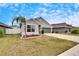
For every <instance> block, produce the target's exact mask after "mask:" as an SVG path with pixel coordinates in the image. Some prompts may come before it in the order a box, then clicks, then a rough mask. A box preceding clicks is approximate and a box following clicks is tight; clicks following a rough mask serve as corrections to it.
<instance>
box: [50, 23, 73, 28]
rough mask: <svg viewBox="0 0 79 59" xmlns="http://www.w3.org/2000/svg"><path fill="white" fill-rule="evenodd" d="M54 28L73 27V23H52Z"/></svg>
mask: <svg viewBox="0 0 79 59" xmlns="http://www.w3.org/2000/svg"><path fill="white" fill-rule="evenodd" d="M51 25H52V27H53V28H61V27H66V28H72V25H69V24H67V23H58V24H51Z"/></svg>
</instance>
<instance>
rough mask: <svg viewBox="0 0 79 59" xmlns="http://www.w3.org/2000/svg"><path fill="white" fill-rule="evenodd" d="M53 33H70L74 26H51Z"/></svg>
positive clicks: (63, 24) (62, 24)
mask: <svg viewBox="0 0 79 59" xmlns="http://www.w3.org/2000/svg"><path fill="white" fill-rule="evenodd" d="M51 26H52V30H53V32H57V33H70V31H71V28H72V26H71V25H69V24H66V23H58V24H51Z"/></svg>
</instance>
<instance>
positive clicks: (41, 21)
mask: <svg viewBox="0 0 79 59" xmlns="http://www.w3.org/2000/svg"><path fill="white" fill-rule="evenodd" d="M28 21H33V22H35V23H36V24H38V25H41V26H42V27H50V26H51V25H50V24H49V23H48V22H47V21H46V20H45V19H43V18H42V17H37V18H31V19H29V20H28Z"/></svg>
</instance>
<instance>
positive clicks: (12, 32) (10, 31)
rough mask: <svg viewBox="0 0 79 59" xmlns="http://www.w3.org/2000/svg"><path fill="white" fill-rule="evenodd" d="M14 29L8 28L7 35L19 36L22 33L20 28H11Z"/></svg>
mask: <svg viewBox="0 0 79 59" xmlns="http://www.w3.org/2000/svg"><path fill="white" fill-rule="evenodd" d="M11 27H12V28H11V29H10V28H6V30H5V31H6V34H19V33H20V28H19V27H18V26H15V25H14V26H11Z"/></svg>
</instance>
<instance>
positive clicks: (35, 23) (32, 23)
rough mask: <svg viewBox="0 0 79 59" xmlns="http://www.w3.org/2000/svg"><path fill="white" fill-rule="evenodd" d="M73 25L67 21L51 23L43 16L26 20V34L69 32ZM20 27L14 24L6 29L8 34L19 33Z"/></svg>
mask: <svg viewBox="0 0 79 59" xmlns="http://www.w3.org/2000/svg"><path fill="white" fill-rule="evenodd" d="M71 28H72V26H71V25H69V24H66V23H58V24H49V23H48V22H47V21H46V20H45V19H43V18H42V17H37V18H32V19H28V20H26V34H27V35H39V34H41V33H42V31H43V32H44V33H53V32H55V33H58V32H59V33H69V32H70V31H71ZM19 33H20V27H17V26H13V27H12V29H6V34H19Z"/></svg>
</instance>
